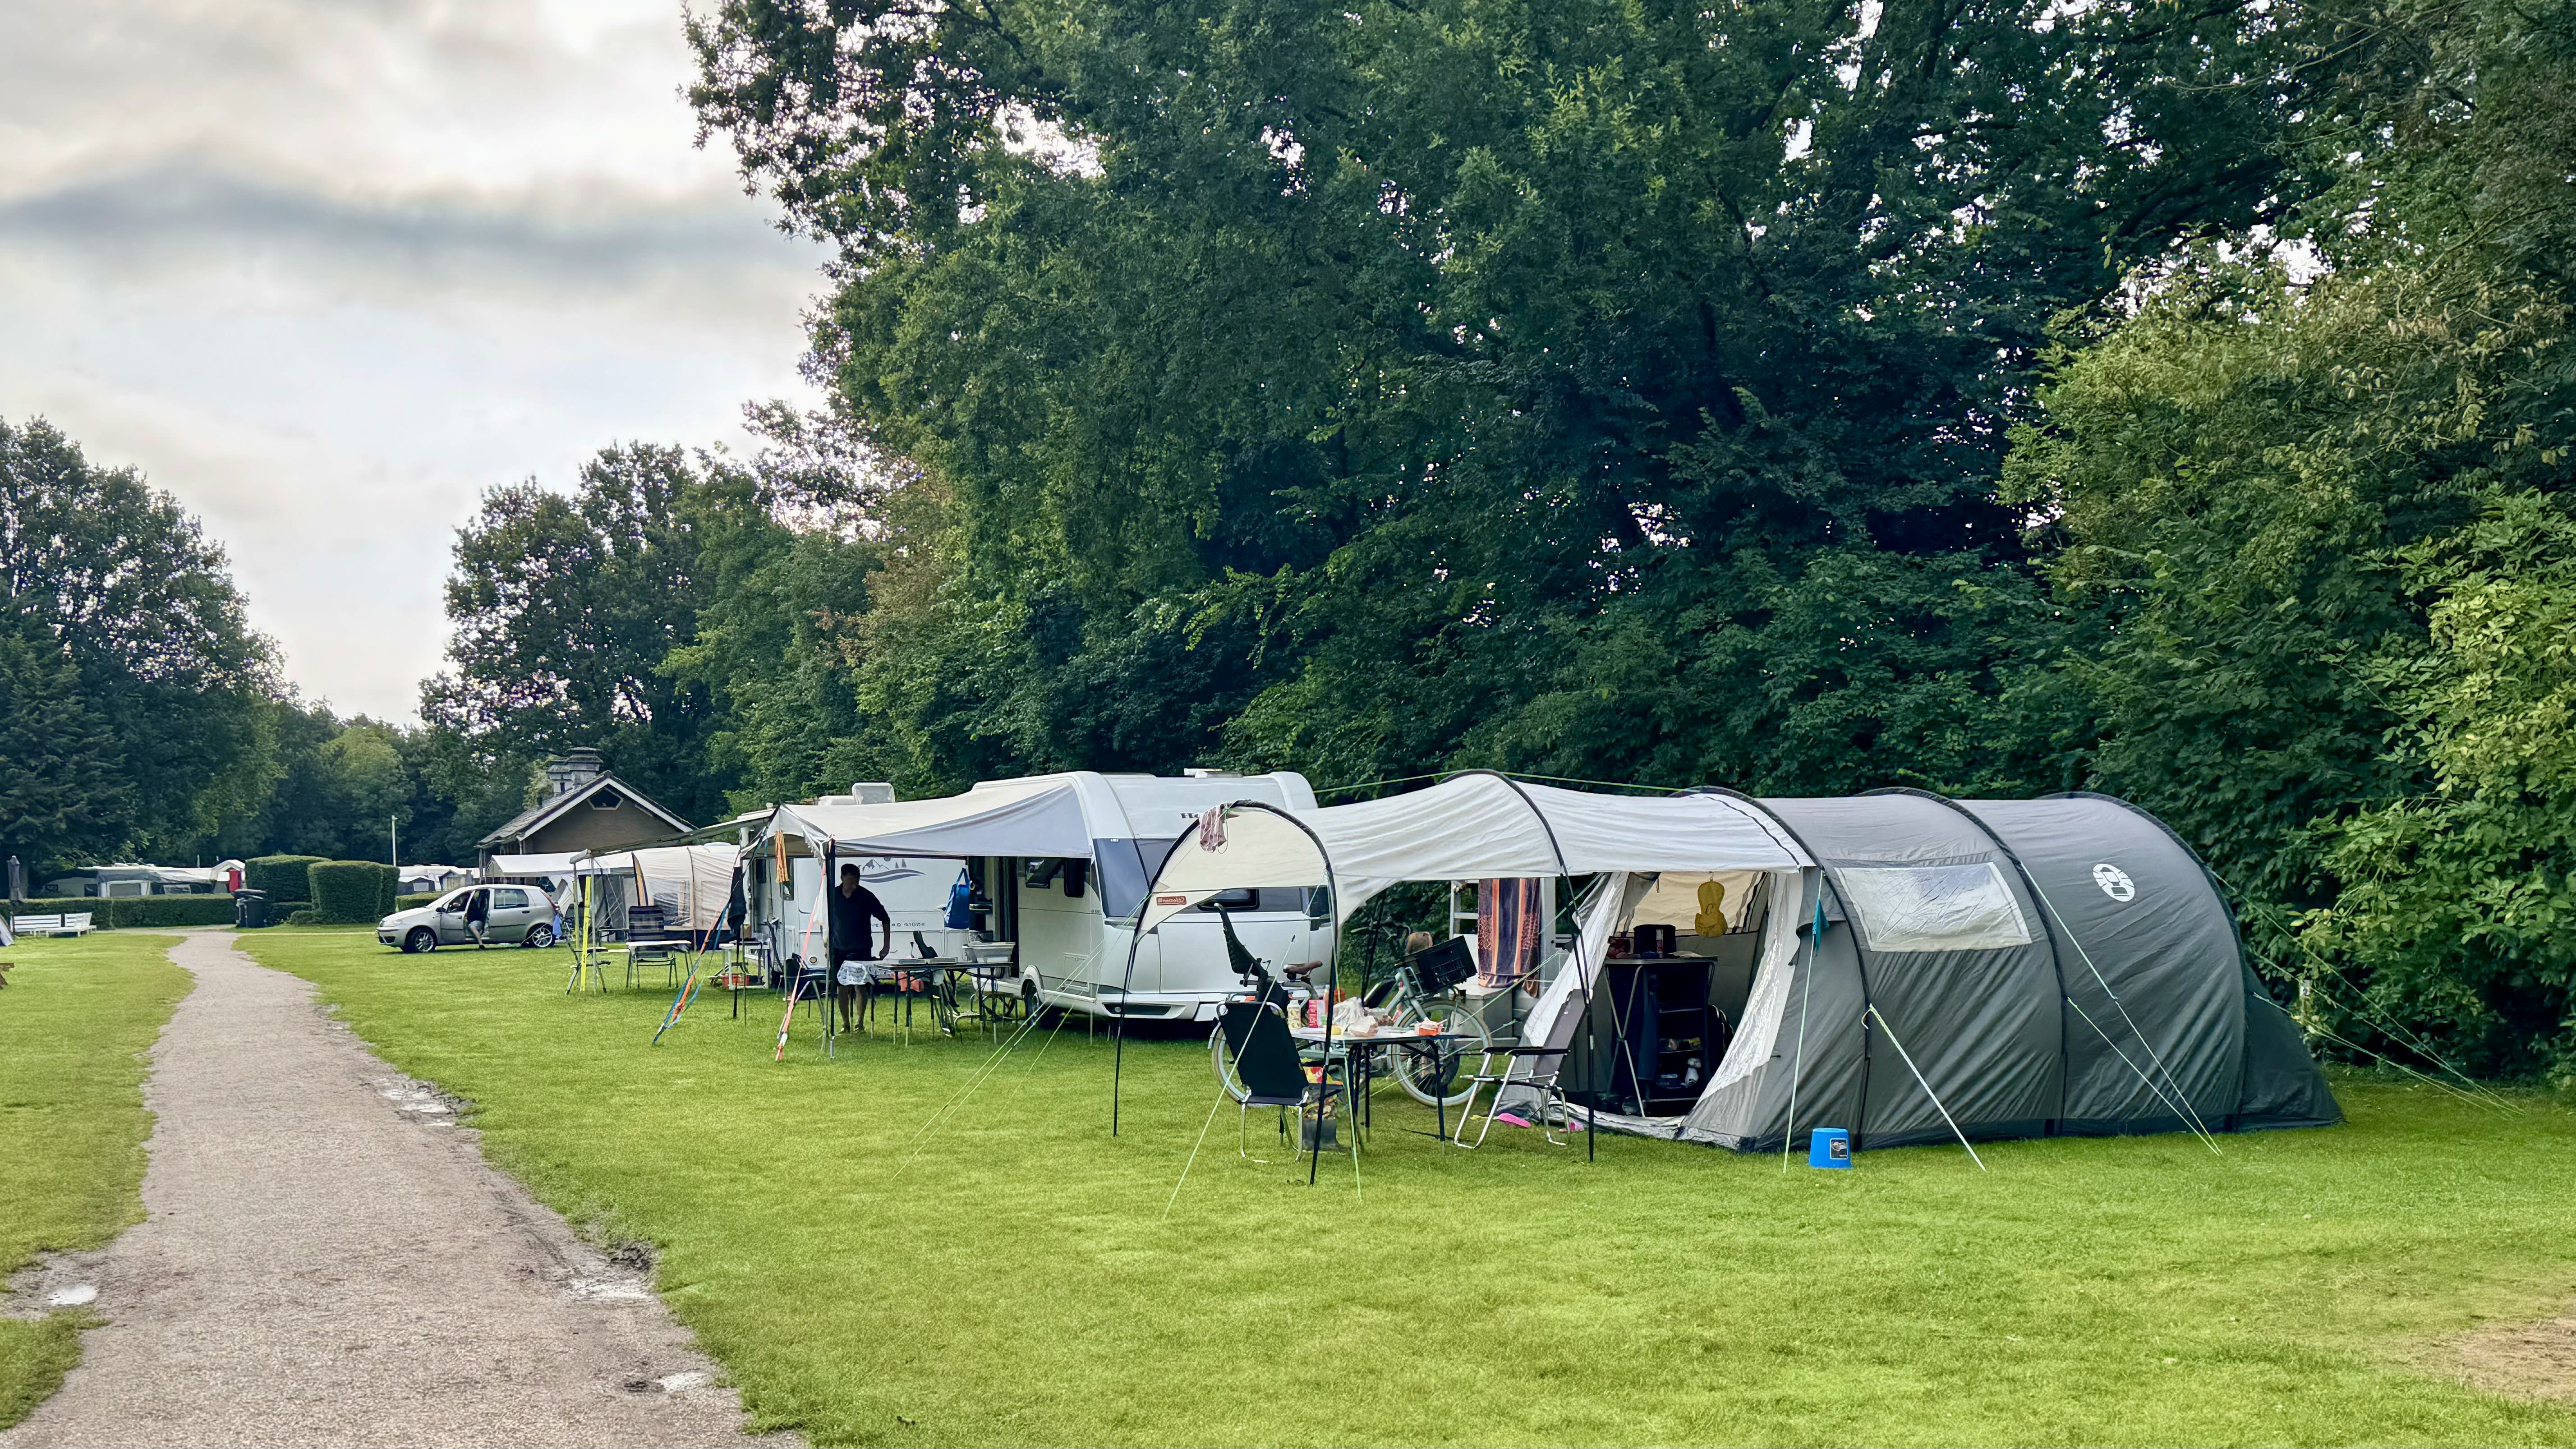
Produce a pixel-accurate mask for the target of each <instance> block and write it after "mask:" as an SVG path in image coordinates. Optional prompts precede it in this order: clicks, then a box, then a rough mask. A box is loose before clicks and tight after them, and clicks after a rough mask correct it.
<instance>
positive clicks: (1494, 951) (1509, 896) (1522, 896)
mask: <svg viewBox="0 0 2576 1449" xmlns="http://www.w3.org/2000/svg"><path fill="white" fill-rule="evenodd" d="M1539 886H1540V882H1539V881H1537V880H1536V879H1526V880H1486V881H1478V882H1477V883H1476V979H1477V980H1478V981H1479V982H1481V983H1483V984H1484V985H1486V986H1491V987H1503V986H1512V985H1518V984H1520V983H1522V982H1524V981H1527V980H1529V979H1530V978H1531V977H1532V976H1533V975H1535V974H1536V972H1537V971H1538V963H1539V954H1540V947H1541V946H1542V945H1543V944H1544V943H1545V941H1546V939H1547V922H1546V921H1545V920H1543V919H1541V916H1542V914H1543V912H1542V908H1541V905H1540V900H1541V893H1540V890H1539Z"/></svg>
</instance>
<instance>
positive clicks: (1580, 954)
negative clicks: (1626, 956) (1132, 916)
mask: <svg viewBox="0 0 2576 1449" xmlns="http://www.w3.org/2000/svg"><path fill="white" fill-rule="evenodd" d="M1577 793H1578V792H1570V791H1562V792H1560V791H1548V792H1541V791H1539V790H1538V789H1536V788H1535V787H1523V788H1519V789H1514V790H1509V791H1506V790H1502V789H1497V788H1492V787H1490V786H1486V787H1483V788H1471V787H1470V784H1469V782H1467V781H1464V780H1452V781H1449V782H1445V783H1444V784H1442V785H1437V786H1433V787H1431V788H1430V789H1428V790H1424V791H1418V792H1414V793H1413V794H1412V795H1410V796H1396V797H1391V798H1390V799H1387V800H1382V801H1372V802H1367V803H1366V804H1365V805H1349V806H1335V807H1330V808H1327V809H1321V810H1313V811H1297V812H1294V813H1295V814H1296V816H1297V817H1298V819H1299V820H1300V821H1301V822H1303V823H1304V825H1305V827H1306V828H1305V829H1304V830H1302V831H1299V832H1295V834H1297V835H1299V836H1301V837H1303V839H1300V840H1290V839H1288V838H1287V835H1288V833H1287V832H1275V833H1273V836H1274V837H1275V838H1276V839H1277V840H1278V841H1279V843H1280V846H1281V849H1280V850H1279V851H1277V852H1269V851H1249V850H1245V849H1243V847H1247V846H1251V845H1253V844H1254V841H1252V840H1245V841H1242V842H1239V843H1238V846H1237V848H1236V849H1234V850H1230V851H1227V852H1224V853H1223V854H1224V855H1232V856H1235V857H1237V858H1236V859H1235V860H1231V861H1229V860H1226V859H1223V858H1222V856H1220V855H1194V854H1192V853H1190V852H1187V851H1183V850H1176V851H1175V852H1174V854H1173V858H1172V859H1171V860H1169V861H1167V862H1166V867H1165V872H1164V874H1163V875H1162V876H1161V877H1160V878H1158V881H1157V884H1156V893H1155V899H1156V905H1157V908H1158V909H1175V908H1178V907H1180V906H1181V905H1182V904H1183V902H1185V901H1189V900H1194V899H1196V898H1197V897H1198V896H1199V895H1200V894H1202V893H1203V892H1205V891H1207V890H1208V889H1210V888H1212V887H1213V886H1215V885H1216V884H1219V883H1220V881H1221V880H1222V879H1223V878H1224V877H1226V876H1229V875H1231V874H1233V873H1236V872H1238V871H1243V870H1250V871H1252V872H1253V873H1255V874H1259V875H1261V876H1262V878H1263V880H1264V882H1265V883H1267V882H1268V881H1269V878H1270V877H1271V876H1274V875H1276V876H1280V877H1281V878H1282V879H1285V877H1286V876H1289V875H1296V874H1298V873H1299V872H1300V871H1308V872H1314V873H1317V874H1319V877H1320V874H1321V872H1323V871H1324V870H1326V869H1327V868H1329V870H1330V871H1331V873H1332V874H1333V875H1334V876H1335V877H1336V880H1335V884H1336V886H1337V902H1336V903H1337V905H1339V906H1340V908H1341V909H1342V910H1343V911H1344V912H1345V913H1347V912H1348V911H1349V910H1351V909H1352V908H1354V907H1355V906H1356V905H1357V903H1358V900H1359V899H1360V898H1362V897H1363V896H1364V895H1366V894H1372V893H1373V891H1371V890H1369V889H1368V887H1370V886H1382V883H1383V881H1384V880H1385V879H1390V878H1405V877H1412V878H1430V877H1435V876H1445V875H1450V874H1461V875H1464V874H1466V873H1468V872H1469V870H1470V869H1471V868H1472V870H1473V871H1474V872H1476V873H1481V874H1487V875H1507V874H1513V873H1515V871H1517V872H1518V873H1523V874H1537V873H1543V872H1544V867H1543V866H1542V865H1540V864H1538V863H1537V862H1531V863H1526V864H1523V865H1521V866H1518V867H1515V868H1505V867H1504V866H1503V864H1502V862H1501V861H1499V860H1496V861H1490V862H1489V861H1487V860H1485V859H1483V858H1482V857H1483V855H1484V854H1485V853H1486V852H1484V851H1483V850H1481V849H1475V848H1466V846H1462V845H1460V844H1459V843H1458V842H1466V843H1467V845H1468V846H1472V845H1473V844H1474V843H1475V842H1477V841H1478V840H1480V839H1490V838H1498V837H1499V835H1500V834H1501V833H1503V832H1505V831H1508V830H1509V829H1510V828H1511V827H1512V826H1513V824H1514V823H1515V822H1516V821H1526V820H1529V819H1531V818H1533V817H1536V818H1539V819H1541V820H1542V822H1543V823H1544V822H1546V821H1548V820H1551V819H1561V820H1573V819H1580V820H1581V822H1582V823H1583V826H1584V830H1583V835H1584V837H1585V838H1584V840H1583V842H1582V844H1583V846H1584V848H1583V849H1580V850H1575V849H1562V850H1558V851H1557V852H1556V853H1557V856H1558V858H1560V859H1563V860H1565V861H1566V862H1567V867H1568V868H1569V869H1570V870H1571V872H1573V873H1584V872H1586V871H1587V869H1588V871H1589V872H1591V873H1594V874H1595V875H1596V879H1595V881H1594V885H1593V890H1592V893H1591V894H1590V896H1589V897H1588V898H1587V900H1586V902H1585V903H1584V905H1583V907H1582V908H1581V912H1580V917H1579V929H1578V931H1577V932H1576V936H1575V939H1574V941H1573V942H1572V949H1571V950H1570V951H1568V952H1565V953H1563V956H1562V958H1561V961H1560V964H1559V969H1558V970H1557V973H1556V974H1555V976H1554V977H1553V978H1552V979H1551V980H1549V981H1548V982H1547V984H1546V986H1545V988H1544V989H1543V990H1542V992H1541V993H1540V996H1539V999H1538V1000H1537V1002H1536V1003H1535V1004H1534V1005H1533V1006H1532V1007H1531V1009H1530V1011H1529V1013H1528V1017H1527V1021H1526V1025H1525V1031H1526V1033H1527V1039H1529V1040H1533V1041H1542V1040H1543V1041H1545V1042H1546V1043H1548V1044H1550V1045H1559V1046H1562V1045H1567V1044H1570V1043H1572V1042H1574V1041H1575V1040H1576V1039H1577V1037H1578V1034H1580V1033H1584V1032H1587V1031H1588V1030H1590V1028H1588V1027H1587V1026H1586V1025H1585V1022H1586V1021H1587V1020H1588V1019H1589V1018H1591V1017H1593V1016H1594V1015H1596V1013H1594V1012H1591V1011H1589V1010H1587V1009H1586V998H1588V996H1589V995H1590V993H1591V991H1592V989H1593V987H1594V985H1595V983H1596V981H1597V980H1598V970H1599V966H1600V963H1601V962H1602V961H1603V959H1604V957H1603V951H1602V947H1603V944H1604V943H1605V942H1606V941H1607V940H1608V939H1609V937H1610V935H1611V933H1612V932H1613V931H1616V930H1619V929H1621V928H1624V927H1626V926H1627V925H1628V924H1629V923H1630V921H1631V920H1632V919H1633V918H1634V917H1635V916H1636V914H1637V911H1638V910H1639V908H1640V906H1641V904H1642V903H1644V902H1645V901H1647V900H1648V899H1649V898H1650V897H1652V896H1653V894H1654V892H1655V890H1656V887H1657V883H1658V881H1659V878H1660V877H1663V876H1667V875H1674V874H1676V873H1683V878H1697V877H1695V876H1694V875H1693V874H1691V873H1694V872H1696V873H1706V872H1711V871H1714V870H1717V869H1721V868H1729V867H1731V868H1734V869H1737V870H1743V869H1747V868H1750V869H1754V870H1758V871H1760V872H1761V882H1760V885H1759V886H1758V887H1757V888H1756V889H1755V890H1753V891H1752V892H1750V893H1749V894H1750V895H1751V896H1752V898H1753V899H1754V900H1755V901H1757V902H1758V905H1752V906H1739V907H1738V909H1739V910H1742V911H1745V912H1746V914H1745V916H1744V918H1743V921H1742V928H1743V930H1744V931H1745V932H1746V933H1749V934H1750V935H1751V936H1752V939H1751V940H1750V941H1748V942H1747V943H1746V944H1747V945H1748V947H1750V948H1751V949H1750V951H1749V953H1748V957H1747V959H1748V961H1749V962H1750V963H1751V964H1752V967H1753V971H1752V977H1751V982H1750V989H1749V993H1748V995H1747V996H1746V997H1745V999H1744V1002H1743V1006H1742V1008H1741V1011H1740V1015H1739V1018H1738V1023H1737V1029H1736V1031H1735V1035H1734V1038H1733V1040H1732V1041H1731V1043H1729V1045H1728V1046H1727V1048H1726V1050H1725V1053H1724V1055H1723V1057H1722V1058H1721V1059H1720V1060H1719V1061H1718V1062H1717V1063H1716V1064H1715V1065H1714V1067H1713V1069H1712V1070H1711V1071H1710V1073H1709V1075H1708V1078H1707V1081H1706V1083H1705V1085H1704V1086H1702V1087H1701V1088H1700V1089H1699V1092H1698V1095H1697V1096H1696V1097H1695V1098H1688V1099H1686V1100H1687V1106H1686V1108H1683V1109H1681V1110H1679V1111H1678V1115H1673V1116H1653V1117H1647V1116H1627V1115H1618V1114H1613V1113H1610V1112H1607V1111H1603V1112H1598V1113H1596V1114H1594V1117H1593V1120H1595V1121H1596V1122H1597V1123H1598V1124H1599V1125H1600V1126H1601V1127H1604V1128H1609V1129H1613V1130H1623V1131H1631V1132H1638V1133H1644V1134H1650V1135H1654V1136H1662V1137H1675V1138H1680V1139H1682V1140H1687V1141H1695V1142H1703V1143H1709V1144H1712V1145H1717V1146H1724V1147H1730V1148H1736V1149H1739V1150H1778V1149H1779V1148H1780V1147H1781V1146H1782V1144H1783V1143H1784V1141H1786V1140H1787V1139H1788V1138H1789V1137H1791V1136H1792V1135H1793V1134H1795V1133H1800V1132H1803V1131H1805V1130H1806V1129H1809V1128H1812V1127H1824V1126H1832V1127H1842V1128H1846V1129H1848V1130H1849V1131H1850V1132H1851V1134H1852V1139H1853V1144H1854V1145H1855V1146H1856V1147H1889V1146H1901V1145H1905V1144H1909V1143H1923V1142H1938V1141H1948V1140H1951V1138H1952V1134H1953V1128H1952V1125H1951V1124H1952V1123H1953V1122H1955V1123H1956V1128H1957V1131H1958V1132H1959V1133H1961V1134H1963V1135H1965V1136H1967V1137H1969V1138H1976V1139H1990V1138H2009V1137H2035V1136H2056V1135H2099V1134H2108V1133H2135V1132H2165V1131H2173V1130H2178V1129H2191V1130H2199V1131H2209V1132H2219V1131H2241V1130H2247V1129H2253V1128H2265V1127H2296V1126H2324V1125H2329V1124H2331V1123H2334V1122H2338V1121H2340V1120H2342V1113H2341V1110H2340V1109H2339V1108H2338V1107H2337V1106H2336V1104H2335V1101H2334V1097H2333V1095H2332V1093H2330V1092H2329V1091H2328V1090H2327V1088H2326V1084H2325V1079H2324V1077H2323V1075H2322V1074H2321V1073H2320V1072H2319V1071H2318V1070H2317V1067H2316V1064H2315V1062H2314V1061H2313V1060H2312V1059H2311V1058H2310V1057H2309V1055H2308V1052H2307V1048H2306V1045H2305V1043H2304V1041H2303V1040H2302V1037H2301V1035H2300V1032H2299V1030H2298V1028H2297V1026H2296V1025H2295V1024H2294V1023H2293V1022H2291V1020H2290V1019H2289V1017H2288V1016H2287V1015H2286V1014H2285V1013H2284V1012H2283V1011H2282V1010H2281V1008H2280V1007H2279V1006H2278V1005H2276V1004H2274V1003H2273V1001H2272V1000H2271V997H2270V996H2269V994H2268V993H2266V992H2265V991H2264V989H2263V987H2262V985H2261V983H2260V982H2259V981H2258V980H2257V979H2256V978H2255V976H2254V973H2253V971H2252V970H2251V969H2250V967H2248V965H2247V964H2246V962H2245V958H2244V952H2243V949H2242V947H2241V944H2240V943H2239V941H2238V940H2237V936H2236V932H2235V924H2234V920H2233V918H2232V916H2231V915H2230V914H2229V912H2228V910H2227V907H2226V904H2225V902H2224V900H2223V899H2222V898H2221V897H2220V895H2219V893H2218V890H2217V888H2216V886H2215V884H2214V883H2213V882H2212V880H2211V879H2210V877H2209V875H2208V873H2207V871H2206V870H2205V869H2203V868H2202V866H2201V865H2200V863H2199V861H2198V860H2197V858H2195V857H2194V856H2193V855H2192V853H2191V852H2190V851H2189V850H2188V849H2187V848H2185V847H2184V846H2183V845H2182V843H2181V842H2180V841H2178V840H2177V839H2175V837H2174V836H2173V835H2172V833H2171V832H2169V831H2168V830H2166V829H2165V828H2164V826H2163V825H2161V824H2160V823H2158V822H2157V821H2156V820H2154V819H2153V818H2152V817H2150V816H2148V815H2147V814H2145V813H2144V812H2142V811H2139V810H2137V809H2135V808H2133V807H2131V806H2129V805H2126V804H2124V803H2122V802H2120V801H2117V800H2114V799H2111V798H2109V797H2107V796H2100V795H2074V796H2060V797H2052V798H2048V799H2042V800H2017V801H1986V800H1979V801H1964V802H1955V801H1949V800H1944V799H1942V798H1940V797H1937V796H1933V795H1929V794H1924V793H1921V792H1917V791H1885V792H1880V793H1876V794H1870V795H1862V796H1857V797H1853V798H1849V799H1770V800H1760V801H1755V800H1752V799H1749V798H1747V797H1744V796H1741V795H1736V794H1734V793H1733V792H1718V791H1712V792H1703V798H1705V796H1708V795H1715V796H1721V797H1723V798H1724V799H1725V800H1726V801H1727V802H1728V803H1729V804H1731V805H1732V806H1734V807H1735V811H1736V813H1737V816H1738V822H1737V823H1738V824H1739V826H1743V825H1750V826H1758V827H1760V828H1761V829H1762V830H1763V831H1764V832H1765V833H1768V834H1771V835H1773V836H1776V848H1775V849H1773V850H1772V851H1771V852H1770V853H1769V856H1768V858H1763V856H1764V852H1763V851H1762V850H1760V849H1758V848H1757V849H1754V850H1751V851H1746V850H1744V849H1743V847H1744V846H1745V845H1750V844H1755V843H1756V842H1755V841H1754V840H1753V839H1752V838H1751V837H1749V836H1748V837H1746V838H1745V839H1744V840H1743V841H1742V842H1740V843H1739V842H1737V841H1728V842H1725V844H1726V845H1729V846H1732V847H1734V848H1733V849H1731V850H1712V849H1708V848H1705V847H1699V848H1693V849H1689V850H1683V851H1675V850H1673V849H1671V848H1670V845H1669V844H1668V843H1667V842H1664V841H1659V840H1655V839H1653V837H1655V836H1657V835H1658V834H1659V832H1660V831H1661V830H1662V829H1663V828H1665V827H1666V824H1667V819H1666V818H1667V817H1668V816H1670V815H1671V812H1673V811H1674V810H1675V809H1676V806H1677V804H1678V802H1677V800H1676V798H1675V797H1662V798H1659V799H1646V798H1638V797H1618V796H1589V797H1584V798H1583V799H1582V801H1581V804H1580V808H1579V809H1578V808H1577V806H1576V801H1575V800H1574V799H1572V798H1568V797H1573V796H1575V795H1576V794H1577ZM1408 802H1409V803H1408ZM1542 802H1543V803H1542ZM1630 832H1633V835H1634V837H1635V838H1634V839H1631V840H1628V841H1621V840H1620V839H1619V838H1618V837H1619V836H1620V835H1622V834H1623V833H1630ZM1435 840H1437V841H1438V842H1440V843H1437V844H1435V843H1433V842H1434V841H1435ZM1308 841H1311V842H1312V849H1311V850H1308V849H1306V842H1308ZM1551 844H1552V843H1551ZM1658 846H1662V847H1664V848H1662V849H1658ZM1417 852H1419V853H1420V854H1421V855H1422V856H1423V858H1422V859H1421V860H1420V861H1419V862H1418V863H1413V864H1405V865H1400V864H1399V863H1398V862H1399V861H1400V860H1401V859H1402V858H1403V857H1406V856H1411V855H1413V854H1415V853H1417ZM1524 853H1525V854H1526V853H1529V852H1526V851H1525V852H1524ZM1274 854H1275V856H1276V858H1268V857H1270V856H1272V855H1274ZM1255 855H1260V856H1263V857H1265V858H1263V859H1260V860H1255V859H1253V858H1252V857H1253V856H1255ZM1656 855H1664V856H1668V857H1671V858H1669V859H1664V860H1655V859H1652V858H1651V857H1653V856H1656ZM1449 856H1457V857H1459V858H1458V859H1456V860H1451V859H1447V858H1446V857H1449ZM1300 857H1305V858H1302V859H1301V858H1300ZM1470 857H1472V859H1471V858H1470ZM1310 861H1311V863H1309V862H1310ZM1578 861H1580V862H1581V863H1577V862H1578ZM1810 861H1812V864H1810ZM1369 877H1377V878H1379V879H1376V880H1370V879H1368V878H1369ZM1176 886H1178V887H1181V889H1180V890H1179V891H1177V892H1175V891H1173V887H1176ZM1166 902H1168V903H1166ZM1150 915H1151V912H1149V918H1150ZM1756 916H1758V919H1756V918H1755V917H1756ZM1820 917H1821V920H1822V924H1823V929H1822V931H1821V932H1817V931H1816V930H1815V925H1816V923H1817V921H1818V920H1819V918H1820ZM1514 1100H1515V1101H1516V1102H1518V1101H1519V1100H1520V1099H1519V1098H1518V1097H1515V1099H1514ZM1945 1109H1946V1117H1945ZM1793 1112H1794V1118H1795V1120H1794V1121H1793V1120H1792V1115H1793Z"/></svg>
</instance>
